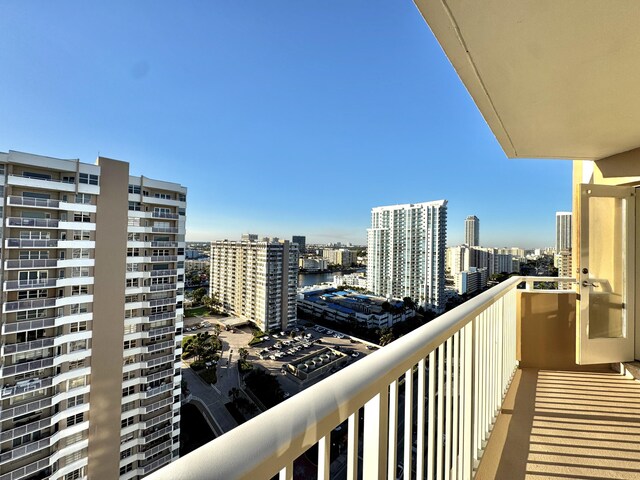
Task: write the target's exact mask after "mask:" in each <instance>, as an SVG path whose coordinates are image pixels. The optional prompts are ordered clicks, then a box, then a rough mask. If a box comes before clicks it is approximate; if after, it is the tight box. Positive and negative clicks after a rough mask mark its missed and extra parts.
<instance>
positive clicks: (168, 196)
mask: <svg viewBox="0 0 640 480" xmlns="http://www.w3.org/2000/svg"><path fill="white" fill-rule="evenodd" d="M153 196H154V197H155V198H161V199H163V200H173V196H172V195H171V194H169V193H154V194H153Z"/></svg>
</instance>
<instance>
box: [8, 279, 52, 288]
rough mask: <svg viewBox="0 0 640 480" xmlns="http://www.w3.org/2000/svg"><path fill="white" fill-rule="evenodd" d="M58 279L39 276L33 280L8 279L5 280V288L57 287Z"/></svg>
mask: <svg viewBox="0 0 640 480" xmlns="http://www.w3.org/2000/svg"><path fill="white" fill-rule="evenodd" d="M57 282H58V280H57V279H56V278H38V279H33V280H8V281H6V282H4V289H5V290H31V289H34V288H51V287H55V286H56V284H57Z"/></svg>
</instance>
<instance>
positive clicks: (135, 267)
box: [127, 263, 140, 272]
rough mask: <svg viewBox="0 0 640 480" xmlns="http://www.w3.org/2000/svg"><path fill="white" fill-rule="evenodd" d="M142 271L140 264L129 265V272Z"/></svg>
mask: <svg viewBox="0 0 640 480" xmlns="http://www.w3.org/2000/svg"><path fill="white" fill-rule="evenodd" d="M138 271H140V264H139V263H127V272H138Z"/></svg>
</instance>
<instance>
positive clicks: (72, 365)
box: [69, 360, 84, 370]
mask: <svg viewBox="0 0 640 480" xmlns="http://www.w3.org/2000/svg"><path fill="white" fill-rule="evenodd" d="M82 367H84V360H74V361H72V362H69V370H77V369H78V368H82Z"/></svg>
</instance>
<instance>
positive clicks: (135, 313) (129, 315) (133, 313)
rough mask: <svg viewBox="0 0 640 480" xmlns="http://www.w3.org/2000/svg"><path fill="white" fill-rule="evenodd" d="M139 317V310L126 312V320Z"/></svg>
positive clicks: (134, 309)
mask: <svg viewBox="0 0 640 480" xmlns="http://www.w3.org/2000/svg"><path fill="white" fill-rule="evenodd" d="M137 316H138V309H137V308H133V309H131V310H125V311H124V318H134V317H137Z"/></svg>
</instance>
